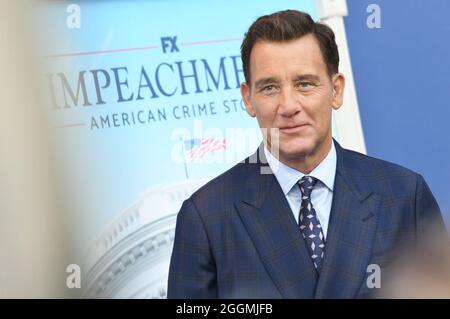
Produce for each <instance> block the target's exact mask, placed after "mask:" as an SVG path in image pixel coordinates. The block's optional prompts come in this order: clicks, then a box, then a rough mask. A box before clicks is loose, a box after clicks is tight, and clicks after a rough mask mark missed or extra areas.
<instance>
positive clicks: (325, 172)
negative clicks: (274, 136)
mask: <svg viewBox="0 0 450 319" xmlns="http://www.w3.org/2000/svg"><path fill="white" fill-rule="evenodd" d="M264 154H265V155H266V159H267V162H268V163H269V166H270V169H271V170H272V172H273V173H274V174H275V177H276V178H277V180H278V183H279V184H280V186H281V188H282V190H283V193H284V194H285V195H287V193H289V192H290V190H291V189H292V187H293V186H294V185H295V184H296V183H297V182H298V181H299V180H300V179H301V178H302V177H303V176H305V174H303V173H302V172H300V171H298V170H296V169H294V168H292V167H289V166H287V165H286V164H283V163H282V162H280V161H279V160H278V159H277V158H276V157H275V156H273V155H272V154H271V153H270V152H269V150H268V149H267V148H266V146H265V145H264ZM336 165H337V155H336V148H335V146H334V143H333V142H332V143H331V149H330V151H329V152H328V155H327V156H326V157H325V159H324V160H323V161H322V162H320V163H319V165H317V167H316V168H315V169H314V170H313V171H312V172H311V173H310V174H308V175H309V176H312V177H315V178H317V179H318V180H319V181H321V182H322V183H323V184H324V185H325V186H326V187H327V188H328V189H329V190H330V191H333V188H334V177H335V175H336Z"/></svg>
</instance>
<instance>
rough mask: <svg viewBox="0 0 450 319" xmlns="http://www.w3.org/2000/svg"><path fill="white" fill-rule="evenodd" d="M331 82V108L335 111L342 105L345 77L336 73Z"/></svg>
mask: <svg viewBox="0 0 450 319" xmlns="http://www.w3.org/2000/svg"><path fill="white" fill-rule="evenodd" d="M331 82H332V83H331V84H332V86H333V99H332V101H333V102H332V104H331V106H332V107H333V109H334V110H337V109H339V108H340V107H341V106H342V104H343V103H344V88H345V77H344V75H343V74H342V73H337V74H335V75H333V77H332V79H331Z"/></svg>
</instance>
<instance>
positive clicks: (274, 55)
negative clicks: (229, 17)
mask: <svg viewBox="0 0 450 319" xmlns="http://www.w3.org/2000/svg"><path fill="white" fill-rule="evenodd" d="M290 73H293V74H294V73H313V74H317V75H319V74H322V73H326V65H325V62H324V60H323V57H322V52H321V50H320V47H319V44H318V42H317V40H316V38H315V37H314V36H313V35H312V34H308V35H305V36H303V37H301V38H298V39H294V40H290V41H287V42H268V41H258V42H256V43H255V45H254V46H253V48H252V51H251V54H250V74H251V80H252V82H254V81H256V80H257V79H258V78H261V77H267V76H271V77H276V76H282V75H291V74H290Z"/></svg>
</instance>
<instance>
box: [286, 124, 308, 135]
mask: <svg viewBox="0 0 450 319" xmlns="http://www.w3.org/2000/svg"><path fill="white" fill-rule="evenodd" d="M308 126H309V124H300V125H292V126H284V127H280V128H279V130H280V132H281V133H284V134H293V133H297V132H299V131H301V130H303V129H305V128H306V127H308Z"/></svg>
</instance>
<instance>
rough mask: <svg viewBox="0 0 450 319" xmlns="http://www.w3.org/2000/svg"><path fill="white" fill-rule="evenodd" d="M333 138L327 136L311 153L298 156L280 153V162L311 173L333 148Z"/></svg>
mask: <svg viewBox="0 0 450 319" xmlns="http://www.w3.org/2000/svg"><path fill="white" fill-rule="evenodd" d="M331 143H333V140H332V138H331V137H330V138H327V139H326V140H325V141H324V142H323V143H322V144H321V145H320V146H319V147H318V148H317V149H316V150H314V151H312V152H311V153H309V154H307V155H304V156H298V157H293V158H290V157H285V156H282V154H280V158H279V160H280V162H282V163H283V164H285V165H287V166H289V167H291V168H293V169H295V170H297V171H299V172H302V173H303V174H305V175H307V174H309V173H311V172H312V171H313V170H314V169H315V168H316V167H317V166H318V165H319V164H320V163H321V162H322V161H323V160H324V159H325V157H327V155H328V153H329V152H330V150H331Z"/></svg>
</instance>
